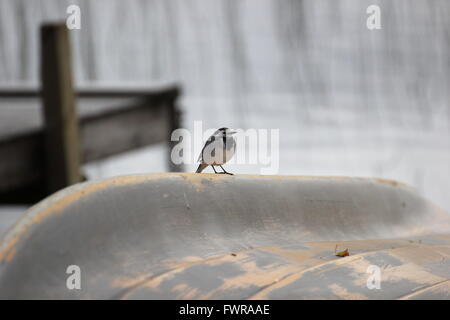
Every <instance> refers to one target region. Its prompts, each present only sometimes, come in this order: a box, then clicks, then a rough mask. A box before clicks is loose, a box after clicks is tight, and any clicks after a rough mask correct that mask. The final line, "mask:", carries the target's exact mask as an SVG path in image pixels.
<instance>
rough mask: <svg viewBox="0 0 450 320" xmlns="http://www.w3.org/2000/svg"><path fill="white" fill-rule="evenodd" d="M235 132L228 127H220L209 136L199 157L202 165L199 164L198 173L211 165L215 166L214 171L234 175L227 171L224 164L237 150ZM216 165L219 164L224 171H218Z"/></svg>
mask: <svg viewBox="0 0 450 320" xmlns="http://www.w3.org/2000/svg"><path fill="white" fill-rule="evenodd" d="M235 133H236V131H232V130H230V129H228V128H220V129H219V130H216V132H214V134H213V135H212V136H211V137H209V138H208V140H207V141H206V143H205V145H204V146H203V149H202V152H201V153H200V156H199V157H198V162H200V165H199V166H198V168H197V171H196V173H200V172H202V171H203V170H204V169H205V168H206V167H207V166H209V165H210V166H211V167H212V168H213V170H214V173H222V174H231V175H232V173H229V172H226V171H225V169H224V168H223V167H222V165H223V164H225V163H227V162H228V161H229V160H230V159H231V158H232V157H233V155H234V152H235V151H236V140H235V139H234V137H233V134H235ZM214 166H219V167H220V168H222V170H223V172H217V171H216V169H215V168H214Z"/></svg>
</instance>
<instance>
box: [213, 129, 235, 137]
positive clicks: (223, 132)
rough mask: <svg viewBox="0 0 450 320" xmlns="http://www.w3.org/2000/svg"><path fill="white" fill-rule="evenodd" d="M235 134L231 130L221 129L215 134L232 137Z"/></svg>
mask: <svg viewBox="0 0 450 320" xmlns="http://www.w3.org/2000/svg"><path fill="white" fill-rule="evenodd" d="M235 133H236V131H235V130H232V129H230V128H220V129H218V130H217V131H216V132H215V133H214V135H223V136H231V135H233V134H235Z"/></svg>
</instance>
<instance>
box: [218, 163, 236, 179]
mask: <svg viewBox="0 0 450 320" xmlns="http://www.w3.org/2000/svg"><path fill="white" fill-rule="evenodd" d="M219 167H221V168H222V170H223V172H222V173H225V174H229V175H230V176H232V175H233V174H232V173H231V172H226V171H225V169H224V168H223V167H222V166H221V165H219Z"/></svg>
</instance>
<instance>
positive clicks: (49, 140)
mask: <svg viewBox="0 0 450 320" xmlns="http://www.w3.org/2000/svg"><path fill="white" fill-rule="evenodd" d="M70 59H71V57H70V46H69V34H68V30H67V28H66V26H65V25H64V24H61V25H59V24H57V25H55V24H51V25H43V26H42V27H41V81H42V101H43V114H44V135H45V167H46V176H45V180H46V187H47V192H49V193H53V192H55V191H57V190H59V189H61V188H64V187H66V186H68V185H71V184H74V183H77V182H79V181H80V180H81V176H80V147H79V133H78V119H77V114H76V109H75V94H74V91H73V86H72V70H71V62H70Z"/></svg>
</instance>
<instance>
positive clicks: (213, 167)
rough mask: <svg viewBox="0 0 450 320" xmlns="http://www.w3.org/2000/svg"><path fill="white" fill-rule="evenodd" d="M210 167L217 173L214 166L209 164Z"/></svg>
mask: <svg viewBox="0 0 450 320" xmlns="http://www.w3.org/2000/svg"><path fill="white" fill-rule="evenodd" d="M211 167H212V168H213V170H214V173H217V171H216V169H215V168H214V166H213V165H211Z"/></svg>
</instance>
